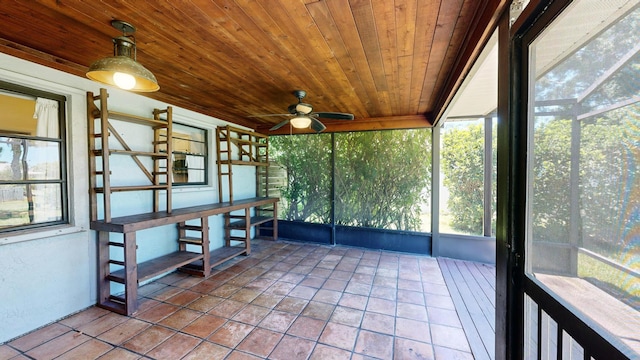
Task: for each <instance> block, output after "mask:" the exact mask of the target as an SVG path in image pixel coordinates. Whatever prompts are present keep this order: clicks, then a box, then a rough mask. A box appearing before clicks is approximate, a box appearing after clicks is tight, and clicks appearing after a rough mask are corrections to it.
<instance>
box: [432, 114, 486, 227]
mask: <svg viewBox="0 0 640 360" xmlns="http://www.w3.org/2000/svg"><path fill="white" fill-rule="evenodd" d="M483 129H484V123H478V124H473V125H470V126H464V127H454V128H452V129H447V132H446V135H445V136H443V137H442V153H441V157H442V172H443V175H444V177H443V184H444V186H445V187H446V188H447V189H448V190H449V200H448V202H447V207H448V209H449V211H450V214H451V227H452V228H453V229H455V230H458V231H461V232H464V233H471V234H482V232H483V229H482V227H483V222H482V219H483V217H484V207H483V204H484V131H483Z"/></svg>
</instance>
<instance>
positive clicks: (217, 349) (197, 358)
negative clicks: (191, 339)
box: [182, 341, 231, 360]
mask: <svg viewBox="0 0 640 360" xmlns="http://www.w3.org/2000/svg"><path fill="white" fill-rule="evenodd" d="M230 351H231V350H230V349H228V348H226V347H224V346H220V345H218V344H213V343H210V342H207V341H204V342H202V343H200V345H198V346H196V348H195V349H193V350H192V351H191V352H190V353H189V354H187V356H185V357H184V358H182V360H202V359H224V357H225V356H227V354H229V352H230Z"/></svg>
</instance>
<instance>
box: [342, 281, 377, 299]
mask: <svg viewBox="0 0 640 360" xmlns="http://www.w3.org/2000/svg"><path fill="white" fill-rule="evenodd" d="M344 292H345V293H349V294H355V295H363V296H369V293H371V284H364V283H359V282H355V281H353V280H351V281H349V283H348V284H347V287H346V288H345V289H344Z"/></svg>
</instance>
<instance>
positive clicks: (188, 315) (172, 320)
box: [159, 308, 202, 330]
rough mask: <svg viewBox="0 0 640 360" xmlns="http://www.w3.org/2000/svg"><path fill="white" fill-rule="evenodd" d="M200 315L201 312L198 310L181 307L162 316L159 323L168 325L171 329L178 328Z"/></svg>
mask: <svg viewBox="0 0 640 360" xmlns="http://www.w3.org/2000/svg"><path fill="white" fill-rule="evenodd" d="M200 316H202V313H201V312H199V311H195V310H191V309H185V308H182V309H180V310H178V311H176V312H175V313H173V314H171V315H169V316H168V317H166V318H164V319H163V320H162V321H160V322H159V324H161V325H164V326H166V327H170V328H172V329H176V330H180V329H182V328H183V327H185V326H187V325H189V324H190V323H191V322H192V321H194V320H195V319H197V318H199V317H200Z"/></svg>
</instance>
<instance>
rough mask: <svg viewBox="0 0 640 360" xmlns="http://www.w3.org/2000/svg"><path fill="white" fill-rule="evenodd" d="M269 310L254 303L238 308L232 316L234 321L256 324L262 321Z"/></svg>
mask: <svg viewBox="0 0 640 360" xmlns="http://www.w3.org/2000/svg"><path fill="white" fill-rule="evenodd" d="M270 311H271V310H269V309H267V308H265V307H262V306H256V305H251V304H249V305H247V306H245V307H244V308H243V309H242V310H240V311H239V312H238V313H237V314H236V315H235V316H234V317H233V320H234V321H238V322H241V323H245V324H249V325H253V326H256V325H258V324H259V323H260V321H262V319H264V318H265V316H267V314H269V312H270Z"/></svg>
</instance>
